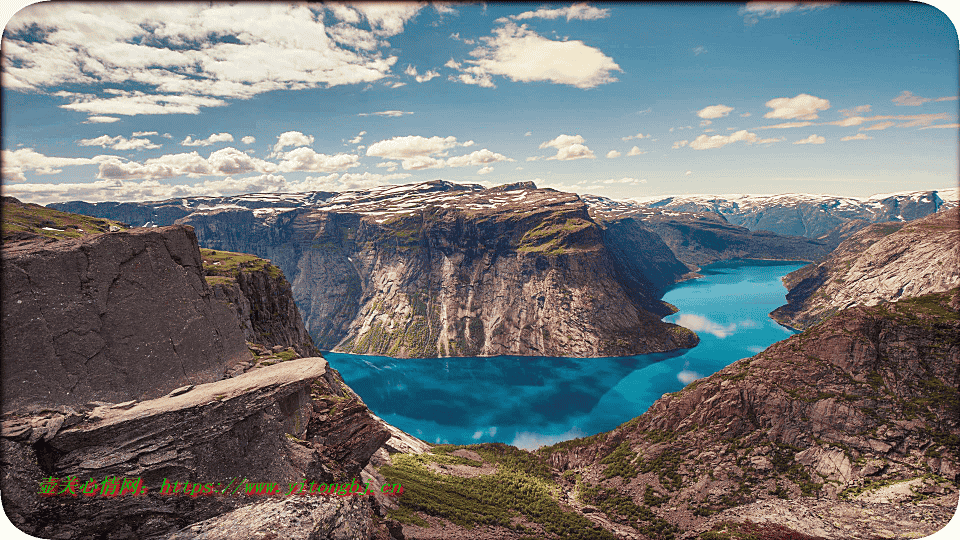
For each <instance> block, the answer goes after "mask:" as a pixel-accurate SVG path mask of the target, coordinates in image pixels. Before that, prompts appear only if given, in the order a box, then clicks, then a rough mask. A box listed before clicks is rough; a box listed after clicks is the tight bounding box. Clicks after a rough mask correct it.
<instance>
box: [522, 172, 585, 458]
mask: <svg viewBox="0 0 960 540" xmlns="http://www.w3.org/2000/svg"><path fill="white" fill-rule="evenodd" d="M537 185H540V184H539V183H538V184H537ZM584 435H586V434H585V433H584V432H583V431H581V430H580V428H578V427H576V426H574V427H572V428H570V430H569V431H567V432H566V433H561V434H560V435H543V434H540V433H533V432H529V431H520V432H518V433H517V434H516V435H515V436H514V437H513V441H511V442H510V445H511V446H516V447H517V448H522V449H524V450H536V449H537V448H540V447H541V446H549V445H551V444H556V443H558V442H560V441H569V440H570V439H576V438H578V437H583V436H584Z"/></svg>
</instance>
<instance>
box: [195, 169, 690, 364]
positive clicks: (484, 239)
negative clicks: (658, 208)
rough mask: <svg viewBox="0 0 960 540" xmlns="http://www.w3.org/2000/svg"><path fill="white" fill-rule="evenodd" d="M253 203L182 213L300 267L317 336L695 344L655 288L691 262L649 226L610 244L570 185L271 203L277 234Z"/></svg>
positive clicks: (554, 350) (204, 229)
mask: <svg viewBox="0 0 960 540" xmlns="http://www.w3.org/2000/svg"><path fill="white" fill-rule="evenodd" d="M224 212H231V213H232V214H236V215H231V216H230V217H229V219H226V217H225V216H224V215H223V213H224ZM254 212H256V211H247V210H236V209H234V210H211V211H210V212H196V213H194V214H192V215H191V216H189V217H188V218H185V219H184V220H182V222H183V223H190V224H191V225H194V226H195V227H196V230H197V231H198V236H199V237H200V240H201V242H203V243H204V245H207V246H211V247H217V248H224V249H234V250H238V251H253V252H256V253H257V254H258V255H261V256H271V255H272V257H271V258H272V260H274V261H275V262H276V263H277V264H278V265H279V266H280V267H281V268H283V269H284V272H285V273H286V274H287V275H291V276H295V277H294V278H293V290H294V295H295V298H296V300H297V304H298V305H299V307H300V309H301V311H302V313H303V317H304V322H305V325H306V327H307V329H308V330H309V332H310V334H311V336H312V337H313V338H314V340H315V342H316V343H317V345H318V346H319V347H320V348H322V349H326V348H330V349H335V350H340V351H345V352H354V353H358V354H389V355H391V356H398V357H412V356H427V357H429V356H468V355H497V354H532V355H556V356H619V355H629V354H639V353H644V352H654V351H663V350H670V349H675V348H677V347H689V346H692V345H693V344H695V343H696V338H695V336H693V335H692V334H690V333H688V332H687V331H684V330H683V329H681V328H679V327H676V326H674V325H670V324H666V323H663V322H661V321H659V316H662V315H663V314H665V313H668V312H669V308H667V307H666V306H664V305H663V304H662V303H660V302H659V301H658V298H659V293H660V290H661V289H662V287H663V286H664V284H665V283H667V282H670V283H672V282H674V281H676V280H677V279H679V277H680V276H681V275H682V274H684V273H685V272H686V271H687V269H686V268H685V267H684V266H683V265H681V264H680V263H679V262H678V261H676V259H675V258H674V257H672V255H671V254H670V253H669V251H668V250H667V249H666V247H665V246H664V245H663V243H662V242H660V241H659V239H658V238H656V237H655V236H653V235H650V234H649V233H647V232H646V231H640V230H635V231H634V233H635V234H637V235H640V236H638V237H637V238H640V240H635V243H636V244H637V245H644V247H649V248H650V249H651V250H652V251H651V253H653V254H654V256H653V257H650V258H648V257H647V256H646V252H645V251H642V252H639V253H636V252H628V250H623V249H621V250H620V251H619V252H617V251H613V250H611V249H608V248H607V246H606V245H605V243H604V234H605V233H604V231H603V230H602V229H601V228H600V227H599V226H598V225H597V224H596V223H595V222H594V221H593V220H592V219H591V218H590V216H589V215H588V213H587V209H586V206H585V205H584V204H583V202H582V201H580V199H579V198H578V197H577V196H576V195H573V194H566V193H560V192H556V191H553V190H540V189H536V187H535V186H533V185H516V186H507V187H505V188H504V187H501V188H494V189H489V190H483V189H482V188H480V187H479V186H463V185H456V184H448V183H445V182H429V183H425V184H419V185H414V186H394V187H387V188H379V189H374V190H369V191H366V192H357V193H345V194H340V195H338V196H337V197H334V198H332V199H330V200H327V201H325V202H324V203H323V204H318V205H314V206H312V207H309V208H299V209H294V210H289V211H282V212H276V213H274V214H272V215H270V216H266V214H264V216H266V217H264V218H263V219H264V221H262V223H264V225H263V226H264V227H266V228H267V229H269V231H270V232H269V233H268V232H266V229H264V230H263V231H261V234H258V235H247V234H241V233H240V231H241V230H249V229H248V228H249V227H250V225H248V221H247V220H248V219H249V218H251V217H252V216H253V213H254ZM246 213H248V214H246ZM241 214H243V215H241ZM628 232H629V231H627V232H621V233H619V234H620V235H621V236H626V235H627V234H628ZM267 237H269V238H270V239H271V240H269V241H265V240H264V239H265V238H267ZM241 242H244V243H242V244H241ZM267 244H269V245H270V248H269V249H267V248H266V247H265V246H266V245H267ZM263 251H267V253H263ZM637 270H640V271H643V272H651V273H653V274H655V275H653V276H651V274H644V275H643V276H637V275H636V274H635V272H636V271H637Z"/></svg>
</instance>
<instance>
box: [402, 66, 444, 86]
mask: <svg viewBox="0 0 960 540" xmlns="http://www.w3.org/2000/svg"><path fill="white" fill-rule="evenodd" d="M403 72H404V73H405V74H407V75H409V76H411V77H413V78H414V80H416V81H417V82H418V83H424V82H427V81H429V80H430V79H433V78H434V77H439V76H440V73H439V72H437V71H433V70H429V71H427V72H426V73H424V74H423V75H419V74H417V68H415V67H413V66H412V65H410V66H407V69H405V70H403Z"/></svg>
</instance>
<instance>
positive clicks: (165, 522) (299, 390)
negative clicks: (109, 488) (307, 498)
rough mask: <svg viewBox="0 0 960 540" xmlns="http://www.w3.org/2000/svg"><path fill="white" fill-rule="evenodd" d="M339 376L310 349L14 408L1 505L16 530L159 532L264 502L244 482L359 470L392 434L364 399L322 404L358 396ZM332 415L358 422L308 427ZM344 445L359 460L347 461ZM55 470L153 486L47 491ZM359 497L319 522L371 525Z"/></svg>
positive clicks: (321, 477) (6, 431)
mask: <svg viewBox="0 0 960 540" xmlns="http://www.w3.org/2000/svg"><path fill="white" fill-rule="evenodd" d="M341 385H342V381H340V379H339V375H338V374H336V372H332V371H331V370H329V368H328V367H327V364H326V361H324V360H323V359H321V358H305V359H300V360H293V361H289V362H282V363H279V364H277V365H273V366H269V367H264V368H262V369H254V370H251V371H249V372H247V373H244V374H242V375H239V376H237V377H234V378H230V379H226V380H222V381H218V382H213V383H207V384H201V385H196V386H188V387H184V388H181V389H177V390H174V391H173V392H171V393H170V394H169V395H167V396H164V397H161V398H157V399H153V400H146V401H140V402H128V403H121V404H106V403H105V404H101V405H99V406H96V407H94V408H92V409H90V408H82V407H81V408H71V407H63V406H62V407H59V408H58V411H57V412H48V413H45V414H37V415H26V416H15V417H13V418H9V419H7V420H5V421H4V423H3V438H2V439H0V440H2V444H3V445H4V448H3V450H4V452H3V459H4V475H3V477H2V485H0V487H2V493H3V497H4V500H3V504H4V509H5V510H6V512H7V514H8V516H10V519H11V520H12V521H13V522H14V524H16V525H17V526H18V527H19V528H21V529H22V530H24V531H26V532H29V533H31V534H34V535H37V536H41V537H47V538H50V537H55V536H59V535H67V536H69V537H80V536H82V535H87V536H89V537H106V536H109V537H111V538H158V537H164V536H165V535H167V534H170V533H172V532H173V531H176V530H178V529H181V528H183V527H184V526H187V525H189V524H191V523H194V522H198V521H202V520H207V519H211V518H214V517H216V516H220V515H223V514H225V513H228V512H230V511H232V510H234V509H237V508H239V507H241V506H244V505H249V504H251V503H257V502H260V501H258V500H257V499H256V497H253V496H250V495H247V494H245V493H244V491H243V490H244V489H245V488H244V487H238V486H241V485H243V486H245V484H246V483H247V482H250V483H255V482H274V483H277V484H279V485H281V486H283V488H284V489H286V488H287V487H288V484H289V483H290V482H298V481H301V480H302V479H304V478H307V479H310V480H315V481H318V482H333V481H337V482H341V481H349V480H351V479H353V478H358V477H359V475H360V470H361V469H362V468H363V467H364V466H365V465H366V463H367V461H368V460H369V458H370V456H371V455H372V454H373V453H374V451H376V449H377V448H378V447H379V446H380V445H382V444H383V443H384V442H385V441H386V440H387V439H388V438H389V437H390V435H389V433H388V432H387V430H386V429H384V428H383V427H381V426H380V424H379V422H378V421H377V420H376V419H374V417H372V416H369V414H368V413H367V411H366V408H365V407H364V406H362V402H361V403H360V404H359V405H357V406H353V407H351V408H349V409H347V410H340V411H331V410H329V408H325V406H324V405H323V403H324V401H323V398H324V397H326V398H327V399H332V398H333V396H337V397H341V399H345V400H349V399H355V397H351V395H350V394H351V393H350V392H346V391H345V390H344V389H343V388H342V387H341ZM315 398H317V399H320V401H315ZM327 420H331V425H334V426H338V427H343V426H352V427H356V426H361V429H352V430H351V431H350V433H349V436H350V437H351V438H350V439H349V440H347V438H346V435H345V434H341V433H338V432H337V431H336V430H331V432H332V433H335V434H336V435H337V437H339V438H335V437H333V436H330V434H329V433H328V436H327V437H325V438H323V437H317V436H315V435H313V434H312V433H310V432H311V430H313V431H317V430H318V428H316V427H313V428H310V427H309V426H317V425H321V426H322V425H323V424H324V423H325V422H326V421H327ZM339 444H343V446H345V448H341V447H340V446H338V445H339ZM343 455H349V456H350V459H349V460H340V459H339V458H341V457H343ZM50 477H53V478H58V479H63V480H64V481H66V479H69V478H71V477H74V478H78V479H80V481H81V485H82V484H84V483H85V482H86V481H87V479H88V478H94V479H95V480H96V481H97V482H98V483H99V481H101V480H103V479H104V478H107V477H120V478H137V479H139V480H141V482H142V485H143V486H146V488H147V492H146V494H143V495H138V496H132V495H131V494H129V493H128V494H126V495H125V496H120V497H117V498H110V497H100V496H96V497H87V496H84V495H82V494H81V495H80V496H79V497H72V496H69V495H63V496H53V497H42V496H40V495H39V494H38V486H39V485H40V484H39V482H40V481H41V480H43V479H46V478H50ZM165 481H166V482H167V483H172V482H174V481H180V482H182V483H186V482H191V483H194V482H200V483H201V484H204V485H206V484H210V485H212V486H213V488H212V489H213V490H215V491H216V493H213V494H211V495H204V496H198V497H191V496H189V495H182V494H180V495H172V494H164V493H162V488H163V486H164V484H165ZM62 487H63V486H60V488H62ZM58 489H59V488H58ZM328 502H329V501H328ZM350 504H353V503H350ZM358 504H360V506H358V507H357V508H353V507H352V506H350V505H347V507H344V508H341V506H343V505H339V506H338V505H336V504H333V505H331V504H321V505H320V506H322V507H323V508H322V509H320V510H318V513H317V520H318V525H317V526H318V527H320V526H329V528H330V530H331V531H332V530H336V529H337V527H338V526H339V518H338V517H337V516H341V515H342V514H344V513H345V512H346V513H347V514H349V515H350V516H352V518H351V519H354V520H359V519H362V521H363V524H364V526H365V527H367V528H368V529H369V528H372V526H373V525H372V523H371V522H370V519H371V516H372V514H371V513H370V512H369V508H370V506H369V502H368V501H366V500H365V501H363V502H362V503H358ZM261 517H262V516H261ZM324 524H326V525H324ZM198 527H200V528H201V529H202V528H203V527H202V526H201V525H198ZM254 531H255V529H250V532H254ZM236 532H237V531H234V533H236ZM321 537H323V536H321Z"/></svg>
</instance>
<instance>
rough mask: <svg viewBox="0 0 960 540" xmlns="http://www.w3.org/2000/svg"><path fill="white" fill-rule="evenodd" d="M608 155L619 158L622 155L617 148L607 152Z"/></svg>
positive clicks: (611, 157)
mask: <svg viewBox="0 0 960 540" xmlns="http://www.w3.org/2000/svg"><path fill="white" fill-rule="evenodd" d="M607 157H608V158H610V159H613V158H618V157H620V152H617V151H616V150H611V151H609V152H607Z"/></svg>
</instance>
